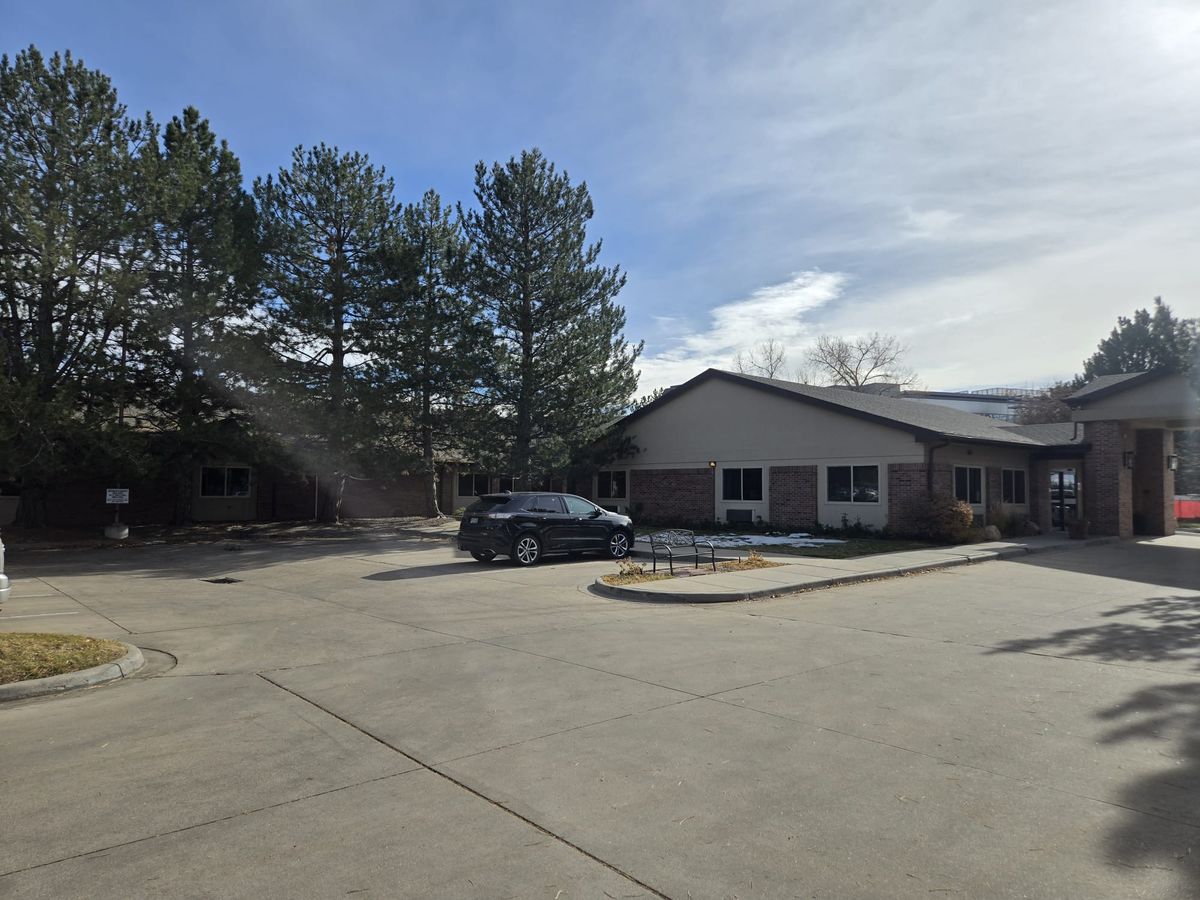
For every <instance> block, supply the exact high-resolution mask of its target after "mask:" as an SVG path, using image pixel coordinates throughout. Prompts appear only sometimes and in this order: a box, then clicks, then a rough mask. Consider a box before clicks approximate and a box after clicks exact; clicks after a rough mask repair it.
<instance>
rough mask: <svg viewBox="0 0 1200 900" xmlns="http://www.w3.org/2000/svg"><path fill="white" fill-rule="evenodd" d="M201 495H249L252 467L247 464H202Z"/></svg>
mask: <svg viewBox="0 0 1200 900" xmlns="http://www.w3.org/2000/svg"><path fill="white" fill-rule="evenodd" d="M200 496H201V497H249V496H250V469H248V468H247V467H245V466H201V467H200Z"/></svg>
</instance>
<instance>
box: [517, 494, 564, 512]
mask: <svg viewBox="0 0 1200 900" xmlns="http://www.w3.org/2000/svg"><path fill="white" fill-rule="evenodd" d="M524 508H525V511H526V512H531V513H562V512H564V511H565V510H564V508H563V502H562V498H561V497H555V496H554V495H553V494H533V495H531V496H530V497H529V498H528V499H527V500H526V501H525V507H524Z"/></svg>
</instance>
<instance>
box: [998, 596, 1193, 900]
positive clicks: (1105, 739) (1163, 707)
mask: <svg viewBox="0 0 1200 900" xmlns="http://www.w3.org/2000/svg"><path fill="white" fill-rule="evenodd" d="M1100 618H1101V621H1099V622H1097V623H1096V624H1094V625H1091V626H1086V627H1080V628H1068V629H1062V630H1059V631H1056V632H1054V633H1052V634H1048V635H1046V636H1045V637H1035V638H1020V639H1014V640H1010V641H1005V642H1004V643H1002V644H998V645H997V646H996V647H995V648H993V650H992V651H991V652H992V653H1013V652H1017V653H1039V654H1046V655H1053V656H1062V657H1076V658H1083V659H1090V660H1095V661H1099V662H1107V663H1118V664H1120V663H1125V664H1138V663H1141V664H1147V663H1149V664H1154V663H1160V664H1161V663H1166V662H1173V663H1177V662H1183V663H1185V664H1188V666H1189V668H1195V669H1196V670H1197V671H1200V597H1186V596H1163V597H1151V598H1148V599H1146V600H1143V601H1140V602H1137V603H1130V604H1125V605H1123V606H1119V607H1115V608H1113V609H1110V610H1107V611H1106V612H1104V613H1103V614H1102V615H1101V617H1100ZM1105 619H1110V620H1111V619H1120V621H1103V620H1105ZM1096 718H1097V719H1098V720H1100V721H1101V722H1104V723H1108V724H1109V725H1110V726H1111V727H1110V730H1108V731H1107V732H1106V733H1104V734H1103V735H1102V736H1101V738H1100V742H1101V743H1102V744H1119V743H1125V742H1130V741H1141V742H1153V743H1155V744H1157V745H1160V746H1161V749H1160V750H1159V751H1158V752H1159V755H1160V756H1161V757H1163V760H1164V764H1165V767H1164V768H1163V769H1161V770H1160V771H1157V772H1154V773H1151V774H1142V775H1140V776H1139V777H1137V778H1136V779H1134V780H1133V781H1130V782H1129V783H1128V784H1125V785H1124V786H1122V787H1120V788H1119V793H1118V794H1117V796H1116V797H1115V798H1114V799H1113V800H1112V801H1111V802H1114V803H1116V804H1117V805H1119V806H1120V807H1123V808H1125V809H1126V810H1127V811H1128V812H1127V814H1126V815H1124V817H1123V818H1122V820H1121V822H1120V823H1119V824H1118V825H1116V826H1114V827H1113V828H1112V830H1111V831H1110V832H1109V834H1108V836H1107V839H1106V843H1105V851H1106V855H1107V858H1108V860H1109V862H1110V864H1112V865H1114V866H1119V867H1123V868H1128V869H1147V868H1149V869H1162V870H1166V871H1170V872H1173V873H1174V874H1175V875H1176V876H1177V877H1178V878H1179V879H1180V894H1179V896H1181V897H1200V678H1197V679H1195V680H1191V681H1185V682H1182V683H1177V684H1163V685H1155V686H1152V687H1146V688H1142V689H1140V690H1138V691H1135V692H1134V693H1132V694H1130V695H1129V697H1128V698H1127V699H1126V700H1124V701H1123V702H1121V703H1119V704H1117V705H1115V706H1112V707H1110V708H1108V709H1104V710H1101V711H1099V712H1098V713H1096ZM1181 811H1182V812H1181Z"/></svg>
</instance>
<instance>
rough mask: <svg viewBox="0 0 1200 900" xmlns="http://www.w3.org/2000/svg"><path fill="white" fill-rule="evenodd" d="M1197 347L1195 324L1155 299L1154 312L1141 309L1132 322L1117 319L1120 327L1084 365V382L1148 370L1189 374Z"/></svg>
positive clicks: (1160, 298)
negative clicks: (1098, 377) (1185, 372)
mask: <svg viewBox="0 0 1200 900" xmlns="http://www.w3.org/2000/svg"><path fill="white" fill-rule="evenodd" d="M1195 345H1196V323H1195V321H1194V320H1191V319H1178V318H1176V317H1175V316H1174V315H1173V314H1172V313H1171V307H1169V306H1167V305H1166V304H1165V303H1163V301H1162V297H1155V298H1154V311H1153V312H1151V311H1150V310H1147V309H1139V310H1137V311H1136V312H1135V313H1134V314H1133V317H1132V318H1126V317H1125V316H1120V317H1118V319H1117V327H1116V328H1114V329H1113V330H1112V333H1111V334H1109V336H1108V337H1106V338H1105V339H1104V340H1102V341H1101V342H1100V346H1099V348H1098V349H1097V350H1096V352H1095V353H1094V354H1092V356H1091V357H1090V358H1088V359H1087V360H1085V361H1084V363H1083V374H1084V378H1086V379H1089V380H1090V379H1092V378H1095V377H1096V376H1097V375H1118V374H1123V373H1127V372H1142V371H1145V370H1147V369H1161V370H1164V371H1169V372H1183V371H1187V370H1188V369H1189V368H1191V364H1192V354H1193V353H1194V351H1195Z"/></svg>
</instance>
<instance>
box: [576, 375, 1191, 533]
mask: <svg viewBox="0 0 1200 900" xmlns="http://www.w3.org/2000/svg"><path fill="white" fill-rule="evenodd" d="M1071 403H1072V404H1073V406H1075V408H1076V413H1075V419H1076V421H1075V422H1069V423H1060V424H1053V425H1029V426H1020V425H1009V424H1006V423H1003V422H1001V421H998V420H996V419H992V418H988V417H986V416H981V415H976V414H974V413H968V412H962V411H960V410H955V409H951V408H948V407H944V406H939V405H934V404H931V403H923V402H919V401H916V400H907V399H900V398H896V397H888V396H880V395H876V394H869V393H863V392H859V391H854V390H850V389H846V388H838V387H815V386H811V385H805V384H796V383H793V382H788V381H780V380H775V379H769V378H761V377H757V376H752V375H742V374H738V373H733V372H725V371H721V370H719V369H708V370H706V371H704V372H702V373H701V374H699V375H697V376H696V377H695V378H693V379H691V380H690V381H688V382H686V383H684V384H682V385H679V386H677V387H675V388H672V389H671V390H669V391H667V392H666V393H665V394H664V395H662V396H661V397H659V398H658V399H656V400H655V401H654V402H652V403H650V404H647V405H646V406H644V407H642V408H641V409H638V410H636V411H635V412H633V413H632V414H630V415H629V416H627V417H626V418H625V419H623V420H622V421H621V423H620V426H621V427H622V428H623V429H624V431H625V433H626V434H627V435H628V436H629V437H631V438H632V441H633V444H634V445H635V446H636V447H637V448H638V449H637V452H636V453H634V454H633V455H631V456H629V457H628V458H626V459H622V460H618V461H616V462H614V463H613V464H612V465H611V466H609V467H606V468H605V469H603V470H601V471H600V472H598V473H597V475H596V477H595V478H594V480H593V483H592V485H591V491H590V492H589V493H590V495H591V497H592V498H593V499H594V500H596V502H597V503H600V504H602V505H605V506H611V507H614V508H618V509H622V510H628V511H629V512H630V513H631V514H632V515H634V516H635V517H639V518H642V519H647V520H656V521H675V522H704V521H722V522H729V523H736V522H753V521H764V522H770V523H772V524H774V525H777V526H780V527H783V528H799V529H802V528H810V527H812V526H813V525H815V524H817V523H820V524H822V525H829V526H834V527H836V526H840V525H842V524H847V523H848V524H854V523H856V522H861V523H862V524H863V525H869V526H873V527H876V528H885V527H886V528H892V529H895V530H904V529H905V528H906V527H907V526H909V525H910V524H911V517H912V516H913V515H914V514H915V510H916V507H917V505H918V504H917V503H915V502H914V501H916V500H918V499H920V498H924V497H927V496H929V495H930V494H931V493H934V492H944V493H947V494H952V495H954V496H956V497H958V498H959V499H961V500H963V501H965V502H967V503H968V504H970V506H971V508H972V510H973V511H974V512H975V514H976V517H977V520H978V521H980V522H982V523H987V522H989V521H990V520H995V519H996V518H997V517H998V516H1000V515H1003V516H1006V517H1009V516H1013V515H1014V514H1015V515H1020V516H1025V517H1028V518H1029V519H1031V520H1032V521H1034V522H1036V523H1038V524H1039V525H1040V526H1041V527H1042V529H1043V530H1049V529H1051V528H1053V527H1056V526H1059V527H1061V525H1062V523H1063V522H1064V521H1069V520H1070V519H1073V518H1077V517H1078V518H1087V519H1088V520H1089V521H1090V522H1091V523H1092V530H1093V531H1094V532H1095V533H1097V534H1122V535H1127V534H1132V533H1133V529H1134V525H1135V518H1136V524H1137V525H1138V530H1139V531H1140V532H1142V533H1147V534H1169V533H1171V532H1173V531H1174V515H1173V507H1172V506H1171V505H1170V502H1169V501H1170V499H1171V498H1172V496H1173V494H1174V477H1173V476H1174V473H1173V468H1172V459H1173V450H1172V447H1173V445H1172V435H1173V429H1178V428H1190V427H1196V426H1197V425H1200V417H1198V416H1197V412H1196V395H1195V393H1194V392H1193V391H1192V389H1191V387H1190V385H1188V383H1187V381H1186V379H1185V378H1184V377H1183V376H1179V375H1162V374H1159V373H1141V374H1139V375H1135V376H1114V377H1112V378H1108V379H1098V380H1097V381H1096V382H1094V383H1093V384H1091V385H1089V386H1088V387H1086V388H1084V389H1083V390H1081V391H1080V392H1078V393H1077V394H1076V395H1075V396H1074V397H1073V398H1072V400H1071ZM1164 498H1165V499H1164Z"/></svg>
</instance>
